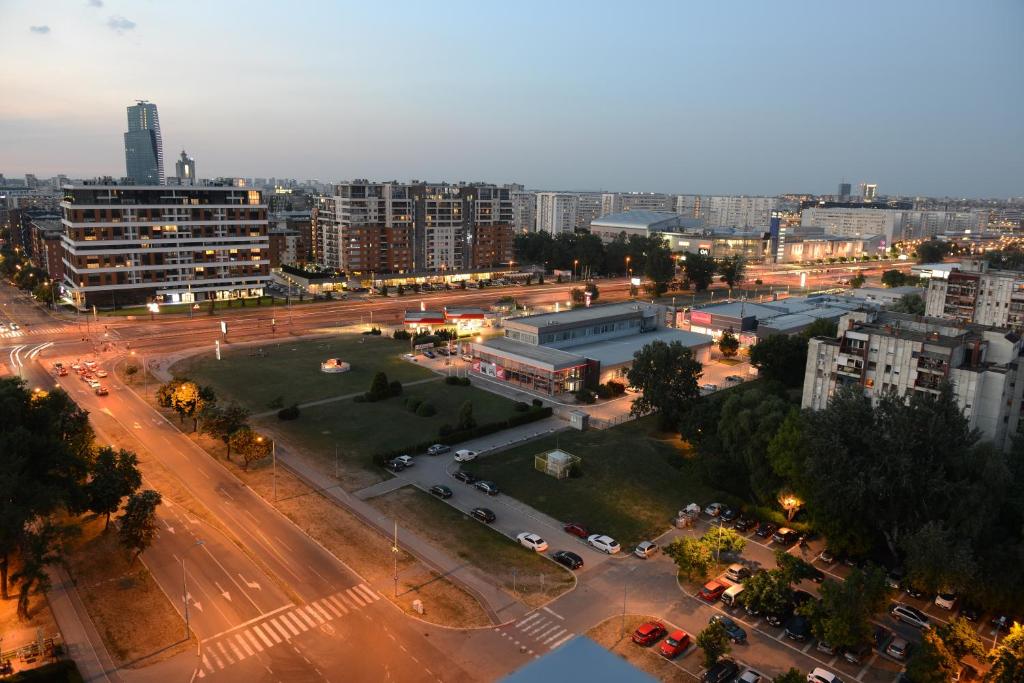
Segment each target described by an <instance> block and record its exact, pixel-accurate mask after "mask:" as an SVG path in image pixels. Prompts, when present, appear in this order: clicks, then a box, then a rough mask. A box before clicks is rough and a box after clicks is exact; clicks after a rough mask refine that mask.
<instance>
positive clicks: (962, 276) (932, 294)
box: [925, 260, 1024, 332]
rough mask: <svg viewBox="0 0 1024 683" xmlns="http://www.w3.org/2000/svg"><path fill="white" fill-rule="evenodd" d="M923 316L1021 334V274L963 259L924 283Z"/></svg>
mask: <svg viewBox="0 0 1024 683" xmlns="http://www.w3.org/2000/svg"><path fill="white" fill-rule="evenodd" d="M941 275H944V276H945V277H942V276H941ZM925 315H930V316H936V317H941V318H949V319H951V320H956V321H959V322H961V323H976V324H979V325H992V326H995V327H1000V328H1007V329H1012V330H1014V331H1016V332H1024V273H1020V272H1017V271H1012V270H989V268H988V262H987V261H977V260H964V261H963V262H962V263H961V264H960V269H959V270H953V271H950V272H948V273H941V274H940V276H939V277H934V276H933V277H932V279H931V280H929V281H928V293H927V295H926V296H925Z"/></svg>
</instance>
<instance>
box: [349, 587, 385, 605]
mask: <svg viewBox="0 0 1024 683" xmlns="http://www.w3.org/2000/svg"><path fill="white" fill-rule="evenodd" d="M355 589H356V590H357V591H359V592H360V593H361V594H363V595H366V596H369V598H370V602H376V601H377V600H380V595H378V594H377V593H375V592H373V589H371V588H370V587H369V586H367V585H366V584H364V583H361V584H359V585H358V586H355Z"/></svg>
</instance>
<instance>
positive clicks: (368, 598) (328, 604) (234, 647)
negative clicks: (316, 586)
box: [196, 583, 380, 678]
mask: <svg viewBox="0 0 1024 683" xmlns="http://www.w3.org/2000/svg"><path fill="white" fill-rule="evenodd" d="M378 600H380V594H379V593H377V592H376V591H374V590H373V589H372V588H370V587H369V586H367V585H366V584H365V583H360V584H358V585H355V586H352V587H350V588H346V589H344V590H340V591H338V592H337V593H334V594H332V595H328V596H326V597H323V598H320V599H319V600H314V601H312V602H310V603H309V604H307V605H298V606H294V607H291V608H290V609H286V610H279V611H276V612H272V613H270V614H266V615H263V616H261V617H260V618H258V619H256V620H254V621H251V622H248V623H246V624H243V625H241V626H237V627H235V628H233V629H231V630H229V631H225V632H224V633H219V634H217V635H215V636H211V637H209V638H206V639H205V640H203V642H202V644H201V648H200V649H201V657H200V664H199V668H198V669H196V678H206V677H207V676H209V675H211V674H214V673H217V672H220V671H223V670H224V669H227V668H229V667H231V666H233V665H235V664H238V663H239V662H242V661H244V660H246V659H248V658H249V657H252V656H255V655H257V654H259V653H261V652H264V651H265V650H270V649H272V648H274V647H276V646H278V645H281V644H287V643H290V642H291V641H292V640H293V639H295V638H298V637H300V636H301V635H302V634H303V633H305V632H306V631H310V630H319V628H320V626H321V625H323V624H326V623H328V622H331V621H334V620H335V619H344V618H345V617H346V616H348V615H349V614H352V613H355V612H358V611H359V610H361V609H363V608H364V607H367V606H368V605H371V604H373V603H375V602H377V601H378Z"/></svg>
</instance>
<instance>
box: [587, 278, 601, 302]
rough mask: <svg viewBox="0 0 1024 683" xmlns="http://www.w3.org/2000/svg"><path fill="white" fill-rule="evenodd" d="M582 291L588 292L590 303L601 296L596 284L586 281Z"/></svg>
mask: <svg viewBox="0 0 1024 683" xmlns="http://www.w3.org/2000/svg"><path fill="white" fill-rule="evenodd" d="M583 291H585V292H590V303H594V302H595V301H597V298H598V297H599V296H601V290H599V289H598V288H597V284H595V283H593V282H588V283H587V284H586V285H584V286H583Z"/></svg>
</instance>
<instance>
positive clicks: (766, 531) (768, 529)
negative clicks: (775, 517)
mask: <svg viewBox="0 0 1024 683" xmlns="http://www.w3.org/2000/svg"><path fill="white" fill-rule="evenodd" d="M778 528H779V527H777V526H775V525H774V524H772V523H771V522H761V523H760V524H758V525H757V529H756V530H755V531H754V533H755V534H757V537H758V538H771V535H772V534H774V533H775V530H776V529H778Z"/></svg>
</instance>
